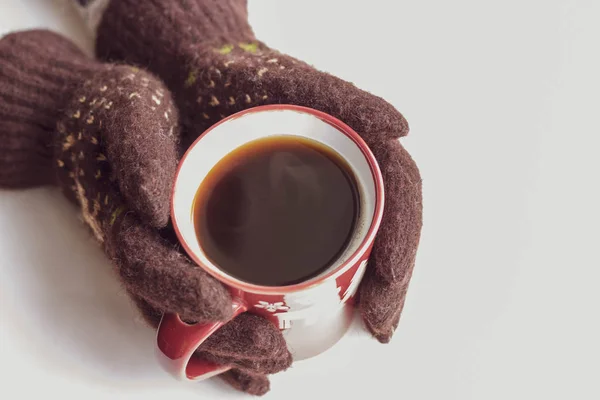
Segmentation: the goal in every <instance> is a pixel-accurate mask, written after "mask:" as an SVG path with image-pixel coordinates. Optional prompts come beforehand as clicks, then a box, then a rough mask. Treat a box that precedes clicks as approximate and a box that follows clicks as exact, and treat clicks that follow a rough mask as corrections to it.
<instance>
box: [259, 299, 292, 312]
mask: <svg viewBox="0 0 600 400" xmlns="http://www.w3.org/2000/svg"><path fill="white" fill-rule="evenodd" d="M255 307H256V308H264V309H265V310H267V311H269V312H275V311H287V310H289V309H290V308H289V307H288V306H286V305H284V304H283V302H281V301H278V302H277V303H269V302H268V301H259V302H258V304H256V305H255Z"/></svg>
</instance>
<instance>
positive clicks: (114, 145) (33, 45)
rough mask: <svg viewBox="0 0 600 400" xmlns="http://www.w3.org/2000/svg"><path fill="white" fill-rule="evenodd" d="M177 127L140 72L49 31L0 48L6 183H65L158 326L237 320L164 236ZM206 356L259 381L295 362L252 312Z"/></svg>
mask: <svg viewBox="0 0 600 400" xmlns="http://www.w3.org/2000/svg"><path fill="white" fill-rule="evenodd" d="M177 121H178V114H177V112H176V109H175V107H174V105H173V102H172V100H171V95H170V92H169V91H168V90H167V89H166V88H165V87H164V86H163V84H162V83H161V82H160V81H159V80H157V79H156V78H154V77H153V76H151V75H150V74H148V73H146V72H144V71H142V70H140V69H138V68H135V67H130V66H125V65H111V64H100V63H97V62H94V61H92V60H89V59H88V58H86V57H85V56H84V55H83V54H82V53H81V52H80V51H79V50H78V49H77V48H76V47H75V46H74V45H72V44H71V43H70V42H69V41H67V40H65V39H64V38H62V37H60V36H58V35H56V34H53V33H51V32H48V31H27V32H19V33H14V34H10V35H8V36H6V37H4V38H2V39H1V40H0V166H1V167H2V168H1V169H0V171H1V172H0V187H9V188H17V187H31V186H37V185H49V184H58V185H60V187H61V188H62V190H63V192H64V194H65V195H66V197H67V198H68V199H70V200H71V201H72V202H74V203H75V204H77V205H78V206H79V208H80V210H81V217H82V220H83V221H84V223H85V224H86V225H87V226H88V228H89V229H90V231H91V233H92V234H93V235H94V236H95V238H96V239H97V240H98V242H99V243H100V244H101V245H102V247H103V248H104V250H105V252H106V254H107V255H108V256H109V258H110V259H111V261H112V263H113V264H114V265H115V267H116V270H117V273H118V275H119V276H120V278H121V280H122V282H123V283H124V285H125V287H126V289H127V291H128V293H129V294H130V296H131V298H132V299H133V301H134V302H135V304H137V305H138V308H139V309H140V310H141V311H142V313H143V314H144V315H145V317H146V318H147V319H148V320H149V321H151V323H153V324H154V325H155V326H156V324H157V323H158V319H159V318H160V315H161V313H162V312H174V313H178V314H179V315H181V316H182V318H184V319H185V320H188V321H200V322H206V321H215V320H226V319H228V318H229V317H230V316H231V298H230V296H229V294H228V292H227V290H226V289H225V288H224V287H223V285H221V283H220V282H218V281H217V280H215V279H213V278H212V277H210V276H209V275H208V274H206V273H205V272H204V271H203V270H202V269H200V268H197V267H195V266H194V265H193V264H192V263H191V262H190V261H189V260H188V259H187V258H186V257H185V256H184V255H183V254H182V253H181V252H179V251H178V250H177V248H176V247H175V246H174V245H173V239H172V238H173V236H174V235H173V232H172V231H170V229H169V228H168V227H166V228H164V227H165V226H166V225H167V221H168V214H169V208H168V199H169V195H170V188H171V184H172V181H173V178H174V174H175V168H176V165H177V160H178V153H179V151H180V149H179V147H178V136H179V129H178V123H177ZM158 228H163V229H158ZM157 310H160V311H157ZM244 321H246V322H244ZM240 324H242V325H243V326H245V327H247V331H248V330H249V331H251V332H249V334H248V335H245V334H244V338H245V339H246V341H245V342H244V341H242V340H240V338H239V337H236V338H232V339H230V337H231V332H233V331H235V332H238V329H237V327H238V326H239V325H240ZM239 332H243V331H242V330H240V331H239ZM259 339H260V340H259ZM248 340H252V341H254V342H256V343H257V345H256V346H254V347H251V348H250V347H248V346H247V344H248ZM231 341H233V342H231ZM230 342H231V343H230ZM198 353H200V354H201V355H202V356H203V357H205V358H209V359H211V360H213V361H214V362H218V363H222V364H223V363H227V364H232V365H235V364H236V361H234V359H235V360H239V361H238V363H239V365H240V367H242V368H244V369H245V370H247V371H248V372H250V373H251V372H254V373H256V372H261V373H269V372H274V371H275V370H280V369H285V368H286V367H287V366H289V364H290V363H291V356H290V354H289V352H288V351H287V349H286V348H285V342H284V341H283V339H282V338H281V335H280V334H279V331H278V330H277V329H276V328H275V327H274V326H273V325H272V324H271V323H269V322H267V321H264V320H262V319H260V318H257V317H254V316H249V315H248V316H243V317H242V318H240V319H239V320H236V321H234V322H233V323H232V325H231V326H228V325H226V326H225V328H224V329H223V330H222V332H220V333H219V334H217V335H214V336H213V337H212V338H211V340H210V341H207V343H206V344H205V345H204V346H203V347H202V348H201V349H199V350H198Z"/></svg>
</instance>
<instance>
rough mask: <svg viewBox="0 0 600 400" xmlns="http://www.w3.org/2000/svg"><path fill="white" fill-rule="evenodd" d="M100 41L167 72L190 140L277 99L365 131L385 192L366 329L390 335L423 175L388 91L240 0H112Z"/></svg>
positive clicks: (409, 258) (103, 48)
mask: <svg viewBox="0 0 600 400" xmlns="http://www.w3.org/2000/svg"><path fill="white" fill-rule="evenodd" d="M96 46H97V53H98V55H99V56H100V57H102V58H104V59H110V60H126V61H127V62H129V63H134V64H138V65H144V66H145V67H147V68H148V69H149V70H151V71H152V72H154V73H155V74H156V75H158V76H160V77H161V78H162V79H163V80H164V81H165V83H166V84H167V86H168V87H169V88H170V89H171V90H172V92H173V93H174V98H175V101H176V103H177V105H178V107H179V110H180V114H181V119H182V122H183V126H184V132H183V135H184V139H185V140H184V141H185V143H189V142H190V141H192V140H194V139H195V138H196V137H197V136H198V135H199V134H201V133H202V132H203V131H204V130H205V129H206V128H207V127H209V126H210V125H212V124H213V123H214V122H216V121H218V120H219V119H221V118H223V117H225V116H227V115H230V114H232V113H235V112H237V111H240V110H242V109H245V108H248V107H253V106H258V105H262V104H274V103H288V104H297V105H302V106H307V107H312V108H315V109H318V110H320V111H323V112H326V113H328V114H331V115H333V116H335V117H337V118H339V119H341V120H342V121H344V122H345V123H347V124H348V125H350V126H351V127H352V128H353V129H354V130H356V131H357V132H358V133H359V134H360V135H361V137H363V139H365V141H366V142H367V144H368V145H369V146H370V147H371V148H372V149H373V150H374V152H375V155H376V157H377V159H378V161H379V163H380V166H381V168H382V170H383V174H384V183H385V188H386V193H387V196H386V198H387V199H388V201H387V202H386V208H385V211H384V218H383V221H382V226H381V232H380V233H379V235H378V237H377V240H376V243H375V246H374V249H373V256H372V261H373V262H372V263H371V267H370V271H369V273H368V274H367V277H366V279H365V282H364V283H363V285H362V289H361V295H362V297H363V301H362V302H361V309H362V312H363V317H364V318H365V322H366V324H367V326H368V327H369V329H370V330H371V331H372V332H373V333H374V334H375V336H376V337H377V338H378V339H379V340H381V341H388V340H389V339H390V337H391V335H392V333H393V329H394V325H395V321H396V319H397V318H396V317H397V315H398V314H399V312H400V310H401V308H402V304H403V303H404V295H405V293H406V290H407V287H408V282H409V279H410V276H411V272H412V268H413V266H414V261H415V256H416V250H417V246H418V242H419V237H420V232H421V224H422V218H421V214H422V203H421V178H420V176H419V172H418V169H417V167H416V165H415V163H414V161H413V160H412V159H411V157H410V156H409V154H408V153H407V152H406V151H405V150H404V149H403V148H402V146H401V145H400V144H399V143H398V141H397V140H395V139H397V138H399V137H402V136H404V135H406V134H407V133H408V124H407V122H406V120H405V119H404V118H403V116H402V115H401V114H400V113H399V112H398V111H397V110H396V109H394V108H393V106H391V105H390V104H389V103H387V102H386V101H385V100H383V99H381V98H379V97H376V96H374V95H372V94H369V93H367V92H365V91H362V90H360V89H358V88H356V87H355V86H354V85H353V84H351V83H349V82H345V81H343V80H341V79H339V78H336V77H334V76H331V75H329V74H326V73H323V72H320V71H317V70H316V69H314V68H313V67H311V66H309V65H307V64H305V63H303V62H301V61H298V60H296V59H294V58H292V57H289V56H287V55H284V54H281V53H279V52H277V51H275V50H272V49H270V48H268V47H267V46H266V45H265V44H263V43H262V42H260V41H258V40H257V39H256V38H255V37H254V34H253V32H252V29H251V28H250V26H249V24H248V21H247V10H246V1H244V0H226V1H222V0H219V1H217V0H152V1H148V2H144V3H143V4H141V3H139V2H137V1H134V0H119V1H111V2H110V4H109V6H108V7H107V9H106V12H105V14H104V16H103V18H102V21H101V23H100V26H99V30H98V40H97V44H96ZM367 287H368V288H370V289H368V290H366V289H365V288H367ZM377 288H379V289H377ZM384 288H385V289H386V290H382V289H384ZM390 290H391V291H393V292H394V293H395V294H396V301H394V302H392V303H389V302H388V303H387V305H386V307H388V308H391V309H393V311H380V310H381V308H380V307H381V306H380V304H381V303H382V301H383V300H384V297H383V296H387V298H393V296H391V294H390V293H389V291H390ZM377 296H382V297H381V298H378V297H377Z"/></svg>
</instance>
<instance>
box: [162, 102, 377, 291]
mask: <svg viewBox="0 0 600 400" xmlns="http://www.w3.org/2000/svg"><path fill="white" fill-rule="evenodd" d="M274 110H287V111H296V112H301V113H306V114H310V115H312V116H314V117H316V118H319V119H320V120H322V121H323V122H326V123H328V124H329V125H331V126H333V127H334V128H335V129H336V130H338V131H339V132H341V133H343V134H344V135H346V136H347V137H348V138H350V139H351V140H352V141H353V142H354V144H355V145H356V146H357V147H358V148H359V150H360V151H361V153H362V154H363V156H364V157H365V159H366V161H367V163H368V164H369V168H370V170H371V175H372V177H373V182H374V185H375V207H374V213H373V219H372V221H371V226H370V227H369V230H368V231H367V234H366V236H365V238H364V239H363V241H362V242H361V243H360V245H359V246H358V248H357V249H356V251H354V252H353V253H352V255H350V257H348V259H347V260H346V261H345V262H344V263H342V264H340V265H339V266H337V267H336V268H334V269H332V270H331V271H329V272H327V273H326V274H323V275H318V276H316V277H313V278H310V279H308V280H306V281H304V282H300V283H296V284H293V285H287V286H263V285H257V284H253V283H249V282H245V281H243V280H240V279H237V278H235V277H233V276H231V275H229V274H227V273H226V272H224V271H222V270H220V269H219V268H218V266H216V268H209V267H208V266H206V265H204V264H203V263H202V262H201V261H200V259H199V258H198V257H197V256H196V254H195V253H194V252H193V251H192V250H191V249H190V248H189V246H188V244H187V243H186V241H185V239H184V237H183V235H182V234H181V231H180V229H179V224H178V222H177V217H176V215H175V212H174V209H175V207H174V205H175V189H176V188H177V185H178V182H179V173H180V172H181V169H182V166H183V164H184V163H185V160H186V159H187V157H188V155H189V154H190V152H191V151H192V150H193V149H194V148H195V147H196V146H197V145H198V144H199V143H200V141H201V140H202V139H203V138H204V137H205V136H206V134H207V133H208V132H210V131H212V130H214V129H216V128H217V127H218V126H219V125H221V124H223V123H225V122H227V121H230V120H232V119H236V118H239V117H242V116H244V115H246V114H251V113H256V112H265V111H274ZM384 203H385V194H384V185H383V176H382V174H381V170H380V168H379V164H378V163H377V160H376V159H375V156H374V155H373V153H372V151H371V149H370V148H369V146H368V145H367V144H366V142H365V141H364V140H363V139H362V138H361V137H360V136H359V135H358V133H356V131H354V129H352V128H351V127H350V126H348V125H347V124H345V123H344V122H342V121H340V120H339V119H337V118H335V117H333V116H331V115H329V114H327V113H324V112H322V111H319V110H315V109H313V108H309V107H303V106H297V105H293V104H271V105H263V106H257V107H251V108H248V109H245V110H242V111H239V112H237V113H235V114H232V115H230V116H228V117H226V118H224V119H222V120H220V121H218V122H217V123H215V124H213V125H212V126H210V127H209V128H208V129H206V130H205V131H204V132H203V133H202V134H201V135H200V136H199V137H198V138H196V140H194V142H193V143H192V144H191V145H190V146H189V147H188V149H187V150H186V151H185V153H184V155H183V157H181V160H180V161H179V164H178V165H177V171H176V173H175V178H174V180H173V184H172V188H171V198H170V213H171V221H172V224H173V229H174V230H175V234H176V235H177V240H178V241H179V243H180V244H181V246H183V248H184V249H185V252H186V253H187V254H188V256H189V257H191V259H192V260H193V261H194V263H196V266H197V267H199V268H202V269H203V270H204V271H205V272H207V273H208V274H209V275H211V276H212V277H214V278H216V279H217V280H219V281H220V282H222V283H224V284H225V285H227V286H229V287H231V288H234V289H237V290H241V291H243V292H250V293H256V294H268V295H277V294H288V293H293V292H298V291H301V290H305V289H309V288H311V287H313V286H316V285H318V284H320V283H321V282H323V281H325V280H327V279H331V278H337V277H338V276H340V275H342V274H344V273H345V272H346V271H347V270H348V269H350V268H351V267H352V266H354V265H356V264H357V263H358V262H359V261H360V259H361V258H362V256H363V255H364V254H365V252H367V251H368V249H369V248H370V246H371V245H372V243H373V241H374V240H375V235H376V234H377V231H378V230H379V226H380V224H381V219H382V216H383V208H384Z"/></svg>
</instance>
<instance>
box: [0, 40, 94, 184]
mask: <svg viewBox="0 0 600 400" xmlns="http://www.w3.org/2000/svg"><path fill="white" fill-rule="evenodd" d="M93 70H94V66H93V64H91V63H90V62H89V61H88V60H87V59H86V57H85V55H84V54H83V53H82V52H81V51H80V50H79V49H77V47H75V46H74V45H72V44H70V43H69V42H67V41H65V40H62V39H61V38H60V37H59V36H58V35H55V34H49V32H47V31H43V30H36V31H29V32H19V33H13V34H10V35H7V36H5V37H4V38H2V39H1V40H0V186H3V187H29V186H36V185H44V184H52V183H55V181H56V180H55V177H54V173H53V166H52V156H53V140H54V136H55V135H54V132H55V127H56V122H57V120H58V118H59V116H60V114H61V111H62V110H63V108H64V107H65V105H66V103H67V102H68V100H69V98H70V96H71V94H72V91H73V90H74V88H75V87H76V86H77V84H78V82H81V80H82V79H85V77H86V76H90V74H92V73H93ZM82 77H83V78H82Z"/></svg>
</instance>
